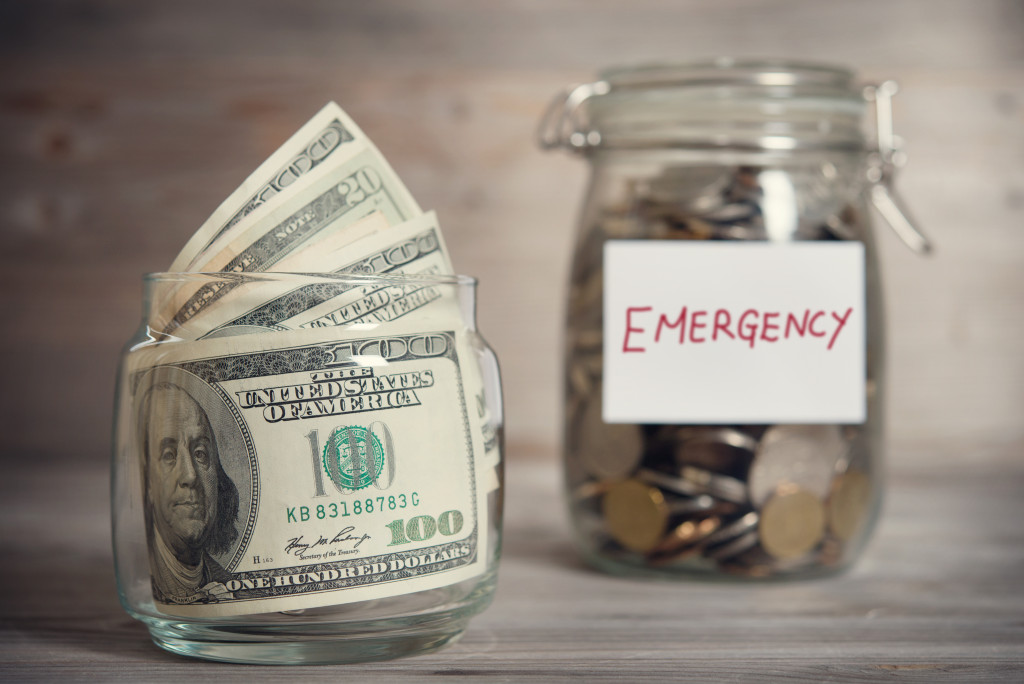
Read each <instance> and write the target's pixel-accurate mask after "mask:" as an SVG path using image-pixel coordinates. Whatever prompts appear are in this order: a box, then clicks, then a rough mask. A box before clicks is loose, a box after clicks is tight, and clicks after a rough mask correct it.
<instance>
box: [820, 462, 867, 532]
mask: <svg viewBox="0 0 1024 684" xmlns="http://www.w3.org/2000/svg"><path fill="white" fill-rule="evenodd" d="M870 503H871V480H870V479H868V476H867V475H865V474H864V473H862V472H860V471H859V470H849V471H847V472H845V473H843V474H842V475H840V476H838V477H837V478H836V479H835V481H834V482H833V483H832V494H831V496H829V499H828V528H829V530H831V532H832V534H834V535H835V536H836V537H838V538H839V539H841V540H843V541H848V540H849V539H852V538H853V537H854V536H855V535H856V534H857V532H858V531H859V530H860V527H861V525H862V524H863V522H864V516H865V514H866V513H867V510H868V505H869V504H870Z"/></svg>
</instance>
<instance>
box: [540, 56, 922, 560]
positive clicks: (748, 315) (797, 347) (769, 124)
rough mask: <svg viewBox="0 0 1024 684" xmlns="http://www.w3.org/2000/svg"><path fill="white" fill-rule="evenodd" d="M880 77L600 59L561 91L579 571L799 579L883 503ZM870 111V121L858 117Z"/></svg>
mask: <svg viewBox="0 0 1024 684" xmlns="http://www.w3.org/2000/svg"><path fill="white" fill-rule="evenodd" d="M894 92H895V85H894V84H893V83H892V82H886V83H884V84H882V85H879V86H867V87H863V86H861V85H858V84H857V82H856V81H855V78H854V74H853V73H851V72H850V71H848V70H846V69H841V68H834V67H830V66H823V65H815V64H796V63H782V62H779V63H775V62H743V61H736V60H730V59H720V60H716V61H713V62H708V63H701V64H689V65H654V66H645V67H636V68H620V69H611V70H608V71H606V72H604V73H603V74H601V77H600V79H599V80H598V81H595V82H593V83H587V84H584V85H581V86H577V87H574V88H570V89H567V90H566V91H565V92H564V93H562V94H560V95H559V96H558V97H556V99H555V101H554V102H553V103H552V105H551V107H550V108H549V110H548V111H547V113H546V114H545V116H544V118H543V120H542V122H541V126H540V129H539V131H538V135H539V142H540V144H541V146H542V147H544V148H548V149H551V148H564V149H569V150H571V151H574V152H576V153H579V154H581V155H583V156H585V158H586V159H587V160H588V161H589V162H590V165H591V171H592V175H591V179H590V185H589V189H588V191H587V195H586V199H585V202H584V207H583V210H582V213H581V218H580V224H579V228H578V231H577V234H576V242H575V255H574V259H573V263H572V271H571V282H570V288H569V297H568V311H567V328H566V336H565V411H564V421H565V424H564V461H565V481H566V488H567V499H568V504H569V510H570V516H571V519H572V522H573V525H574V529H575V539H576V542H577V545H578V547H579V548H580V550H581V551H582V553H583V555H584V556H585V557H586V558H587V560H588V561H589V562H591V563H592V564H593V565H595V566H597V567H598V568H601V569H603V570H606V571H608V572H614V573H626V574H641V575H653V576H661V577H694V576H705V577H739V578H787V577H805V576H813V575H820V574H827V573H832V572H836V571H839V570H841V569H843V568H845V567H847V566H849V565H850V564H851V563H852V562H853V561H854V560H855V559H856V558H857V556H858V554H859V553H860V552H861V550H862V549H863V547H864V545H865V543H866V541H867V539H868V537H869V535H870V533H871V530H872V528H873V527H874V525H875V520H876V517H877V513H878V510H879V506H880V500H881V493H882V460H883V456H882V451H883V425H882V419H883V407H882V400H883V390H884V384H885V376H884V371H883V361H884V347H883V321H882V313H883V312H882V292H881V286H880V280H879V265H878V258H877V251H876V247H875V241H874V237H873V234H872V229H871V226H870V224H869V216H868V213H869V211H868V210H869V205H872V204H873V205H874V206H875V207H876V208H877V209H878V211H879V212H880V213H881V214H882V216H883V217H885V218H886V219H887V221H888V222H889V223H890V224H891V225H892V227H893V228H894V229H895V230H896V231H897V233H898V234H899V235H900V237H901V238H903V239H904V241H905V242H907V244H908V245H909V246H910V247H912V248H913V249H915V250H918V251H922V252H924V251H927V249H928V247H929V245H928V242H927V240H926V239H925V238H924V236H923V235H922V234H921V233H920V232H918V231H917V230H916V228H915V227H914V226H913V224H912V223H911V221H910V220H909V219H908V218H907V215H906V212H904V211H903V209H902V205H901V204H900V202H899V201H898V198H897V196H896V195H895V192H894V189H893V186H892V175H893V170H894V168H895V167H896V166H898V165H899V164H900V163H901V162H902V159H903V157H902V155H901V153H900V152H899V149H898V148H899V146H898V144H897V139H896V138H895V137H894V136H893V134H892V129H891V97H892V95H893V93H894ZM869 113H871V114H873V115H874V125H873V126H869V125H865V123H866V121H868V120H869V119H870V118H871V117H869V116H868V114H869Z"/></svg>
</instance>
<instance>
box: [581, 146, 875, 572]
mask: <svg viewBox="0 0 1024 684" xmlns="http://www.w3.org/2000/svg"><path fill="white" fill-rule="evenodd" d="M762 178H763V171H762V170H761V169H758V168H755V167H749V166H741V167H736V168H734V169H731V170H729V171H727V172H726V173H724V175H723V169H722V167H720V166H715V167H707V168H705V167H685V168H682V169H666V170H664V171H663V172H662V174H661V175H660V176H658V177H656V178H654V179H649V180H646V181H643V182H639V181H636V180H635V179H633V180H632V181H630V184H629V187H628V188H627V189H626V191H625V192H624V193H623V194H624V195H625V196H624V197H623V196H620V197H619V204H618V205H617V206H615V207H604V208H602V209H601V210H600V212H599V213H598V215H597V216H591V217H589V218H590V220H591V221H592V222H593V223H592V225H591V226H590V227H589V230H586V231H584V232H583V233H582V235H581V238H580V239H581V242H580V244H578V245H577V252H576V254H577V257H576V261H575V263H574V267H573V278H572V287H571V290H570V300H569V326H568V338H567V344H568V348H567V363H566V374H567V377H566V388H567V395H566V401H567V404H566V410H567V414H566V421H567V423H566V475H567V484H568V487H569V497H570V509H571V512H572V517H573V520H574V523H575V526H576V530H577V534H578V535H579V537H580V539H581V542H582V546H583V547H584V551H585V553H586V554H587V556H588V557H589V558H590V559H591V560H592V561H593V562H595V563H596V564H598V565H599V566H602V567H604V568H605V569H608V570H612V571H616V570H618V571H629V570H630V569H634V568H641V569H644V570H652V571H656V572H660V573H663V574H669V575H671V574H679V573H684V574H686V573H693V572H698V573H699V572H712V573H719V574H721V573H730V574H738V575H743V576H748V577H778V576H787V575H791V576H794V575H801V574H813V573H815V572H827V571H828V570H829V569H838V568H841V567H843V566H844V565H846V564H847V563H848V562H849V561H850V560H852V558H853V556H854V555H855V554H856V552H857V551H858V550H859V547H860V546H861V544H862V543H863V541H864V537H865V536H866V534H865V533H866V531H867V528H868V527H870V525H869V524H868V523H869V521H870V519H871V518H872V516H873V515H874V513H875V509H876V508H877V504H878V492H877V486H876V475H875V469H874V467H873V464H872V461H873V459H872V457H871V455H872V454H873V453H874V452H875V451H876V449H875V448H874V447H875V446H876V445H875V444H874V441H875V439H876V435H874V434H872V433H869V432H868V431H867V430H866V429H865V428H864V427H863V426H843V425H728V426H727V425H703V426H701V425H633V424H607V423H604V422H603V420H602V412H601V392H602V369H603V357H602V344H603V339H602V309H603V307H602V304H603V301H602V300H603V280H602V268H601V263H602V262H601V259H602V256H601V255H602V246H603V243H604V242H605V241H607V240H609V239H692V240H765V239H768V237H769V228H771V226H772V221H773V219H772V217H771V215H770V214H768V212H770V211H771V207H770V205H769V204H768V203H766V202H764V201H763V188H762ZM681 188H682V189H685V190H686V191H687V193H688V194H687V195H686V196H682V195H681V194H680V189H681ZM801 194H802V195H803V196H812V197H813V196H814V193H809V192H807V191H806V189H803V190H802V191H801ZM835 199H836V198H834V197H833V198H832V205H831V206H829V205H828V203H825V204H823V206H822V207H819V208H815V207H802V208H801V212H800V214H799V220H798V221H797V222H796V223H795V224H794V225H792V226H791V233H790V234H789V235H787V236H785V239H791V240H844V239H862V238H863V236H864V235H865V234H866V227H865V226H863V225H862V224H861V223H860V221H861V219H860V217H859V215H858V212H857V211H856V210H854V209H853V208H852V207H851V205H850V204H849V203H846V202H840V203H838V204H837V203H836V202H835ZM776 225H777V224H776ZM777 238H779V235H777V234H776V233H773V234H772V235H771V239H777ZM871 353H872V350H871V345H870V344H869V349H868V354H869V355H870V354H871ZM870 366H871V364H870V363H869V367H870ZM872 388H873V384H872V383H871V381H870V379H869V380H868V383H867V387H866V391H867V392H868V401H869V411H872V410H876V409H874V408H872V407H871V404H872V403H873V397H872V393H873V390H872ZM696 391H699V389H698V390H696Z"/></svg>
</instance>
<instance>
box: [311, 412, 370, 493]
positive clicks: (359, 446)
mask: <svg viewBox="0 0 1024 684" xmlns="http://www.w3.org/2000/svg"><path fill="white" fill-rule="evenodd" d="M367 443H370V444H372V447H370V448H368V447H367ZM323 462H324V470H326V471H327V474H328V476H330V478H331V480H332V481H333V482H334V484H336V485H337V486H338V487H339V488H345V489H351V490H356V489H362V488H363V487H366V486H369V485H370V484H371V483H373V482H376V481H377V478H378V477H379V476H380V473H381V470H383V468H384V448H383V446H382V445H381V443H380V439H378V438H377V435H375V434H373V433H372V432H370V431H369V430H367V429H366V428H363V427H359V426H356V425H347V426H343V427H339V428H335V430H334V432H332V433H331V436H330V437H328V438H327V444H326V445H325V446H324V458H323Z"/></svg>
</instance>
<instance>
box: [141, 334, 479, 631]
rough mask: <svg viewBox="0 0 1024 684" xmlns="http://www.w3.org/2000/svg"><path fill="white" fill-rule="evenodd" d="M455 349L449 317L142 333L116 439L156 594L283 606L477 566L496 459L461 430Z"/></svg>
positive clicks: (463, 419)
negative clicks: (377, 328)
mask: <svg viewBox="0 0 1024 684" xmlns="http://www.w3.org/2000/svg"><path fill="white" fill-rule="evenodd" d="M465 349H466V334H465V332H464V331H463V330H460V329H458V328H454V329H451V330H437V331H429V332H422V331H408V332H393V333H392V334H389V335H386V336H378V337H358V336H340V335H339V333H338V331H337V330H327V331H299V332H291V333H282V334H278V335H243V336H239V337H229V338H223V339H214V340H207V341H200V342H189V343H185V342H182V343H175V344H159V343H158V344H152V345H148V346H145V347H142V348H139V349H137V350H136V351H135V352H134V353H133V355H132V356H131V357H130V360H129V363H130V364H131V365H130V367H128V368H126V372H125V374H124V376H123V378H124V382H125V386H124V387H123V388H122V392H123V393H124V396H126V397H128V398H129V400H128V402H127V406H129V407H130V411H131V413H132V420H128V421H125V425H126V427H125V429H127V430H131V434H129V435H126V436H125V437H124V438H123V439H124V440H125V441H123V442H122V443H124V444H130V445H133V448H134V449H135V451H136V455H137V459H133V460H132V463H133V464H134V466H135V467H136V468H137V471H138V472H137V473H135V474H134V477H137V478H138V479H137V481H138V482H140V484H141V496H142V499H141V500H142V502H143V507H144V511H145V516H144V517H145V525H146V535H147V544H148V556H149V564H150V574H151V580H152V582H151V583H152V591H153V597H154V601H155V602H156V604H157V606H158V608H159V609H160V610H161V611H162V612H165V613H168V614H171V615H182V616H201V617H216V616H230V615H246V614H253V613H264V612H273V611H282V610H295V609H303V608H312V607H318V606H327V605H336V604H344V603H350V602H355V601H363V600H369V599H377V598H384V597H388V596H396V595H400V594H406V593H412V592H417V591H422V590H426V589H434V588H438V587H443V586H448V585H451V584H454V583H457V582H460V581H463V580H465V579H468V578H471V577H474V576H476V575H478V574H480V573H481V572H483V570H484V568H485V565H486V562H485V558H484V557H483V556H484V554H485V553H486V549H487V525H486V524H481V522H480V520H481V515H480V507H481V506H484V505H486V500H487V497H486V493H487V490H488V488H489V487H491V486H493V482H492V481H493V480H494V477H495V476H494V472H493V469H490V470H488V468H487V467H486V466H485V465H484V464H482V463H481V461H480V457H479V454H478V453H477V451H476V447H475V440H474V439H473V436H472V433H471V432H472V431H471V428H470V422H469V415H468V412H469V406H468V398H467V396H466V393H465V389H464V380H463V369H464V367H465V365H466V358H465V357H466V353H465V351H464V350H465ZM484 519H486V517H485V518H484Z"/></svg>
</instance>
